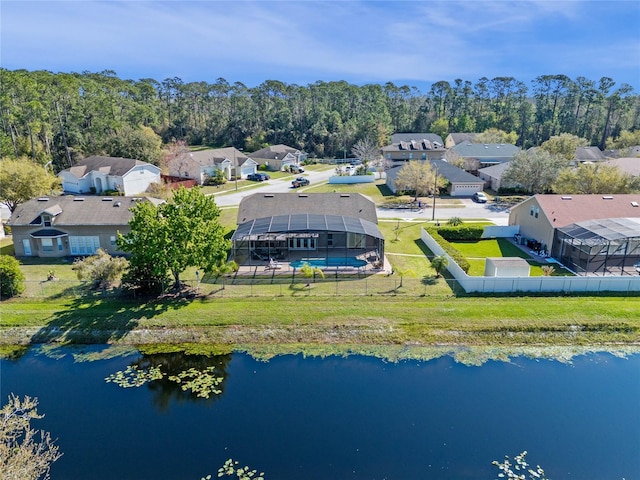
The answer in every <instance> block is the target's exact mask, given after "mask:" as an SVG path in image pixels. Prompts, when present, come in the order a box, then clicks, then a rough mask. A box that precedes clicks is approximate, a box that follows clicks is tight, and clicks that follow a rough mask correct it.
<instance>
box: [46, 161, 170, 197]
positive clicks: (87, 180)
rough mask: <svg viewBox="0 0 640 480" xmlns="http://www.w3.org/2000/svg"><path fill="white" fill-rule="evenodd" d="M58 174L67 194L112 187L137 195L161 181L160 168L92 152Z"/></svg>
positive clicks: (99, 191)
mask: <svg viewBox="0 0 640 480" xmlns="http://www.w3.org/2000/svg"><path fill="white" fill-rule="evenodd" d="M58 177H60V180H61V181H62V189H63V190H64V191H65V192H68V193H79V194H89V193H97V194H100V193H102V192H105V191H108V190H112V191H114V192H115V191H117V192H119V193H121V194H122V195H139V194H141V193H143V192H146V191H147V189H148V188H149V186H150V185H151V184H152V183H161V179H160V168H158V167H156V166H155V165H151V164H150V163H147V162H142V161H140V160H133V159H131V158H120V157H103V156H99V155H94V156H92V157H88V158H85V159H84V160H80V161H79V162H78V163H77V164H76V165H74V166H73V167H71V168H68V169H66V170H62V171H61V172H60V173H59V174H58Z"/></svg>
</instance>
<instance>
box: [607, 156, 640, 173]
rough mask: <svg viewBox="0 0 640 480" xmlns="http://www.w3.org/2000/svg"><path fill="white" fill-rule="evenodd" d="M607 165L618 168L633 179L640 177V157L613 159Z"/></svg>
mask: <svg viewBox="0 0 640 480" xmlns="http://www.w3.org/2000/svg"><path fill="white" fill-rule="evenodd" d="M607 165H611V166H613V167H618V168H619V169H620V171H621V172H622V173H626V174H627V175H631V176H633V177H640V157H622V158H611V159H609V160H607Z"/></svg>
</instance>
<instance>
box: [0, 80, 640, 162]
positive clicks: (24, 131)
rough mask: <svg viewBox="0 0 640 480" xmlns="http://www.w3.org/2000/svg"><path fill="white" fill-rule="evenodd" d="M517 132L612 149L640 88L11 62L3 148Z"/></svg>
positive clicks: (320, 143)
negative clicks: (208, 73) (242, 78)
mask: <svg viewBox="0 0 640 480" xmlns="http://www.w3.org/2000/svg"><path fill="white" fill-rule="evenodd" d="M490 128H497V129H500V130H503V131H505V132H515V133H516V134H517V136H518V142H517V143H518V145H519V146H521V147H523V148H528V147H530V146H535V145H540V144H541V143H542V142H544V141H546V140H548V139H549V138H550V137H552V136H555V135H559V134H561V133H570V134H573V135H577V136H579V137H583V138H586V139H587V140H588V141H589V142H590V143H591V145H597V146H599V147H600V148H603V149H604V148H605V146H606V142H607V139H608V138H610V137H613V138H615V137H617V136H618V135H619V134H620V133H621V132H623V131H625V130H637V129H639V128H640V96H639V95H638V94H636V93H635V92H634V91H633V89H632V88H631V86H629V85H627V84H622V85H620V86H617V85H616V83H615V82H614V81H613V80H612V79H610V78H606V77H605V78H601V79H600V80H598V81H593V80H589V79H586V78H584V77H578V78H576V79H575V80H572V79H570V78H569V77H567V76H565V75H543V76H540V77H537V78H536V79H535V80H533V81H532V82H531V86H530V87H527V86H526V85H525V84H524V83H523V82H521V81H518V80H516V79H515V78H512V77H497V78H493V79H488V78H481V79H480V80H478V81H477V82H476V83H472V82H470V81H465V80H460V79H458V80H455V81H454V82H453V83H449V82H445V81H441V82H437V83H435V84H433V85H432V87H431V88H430V89H429V91H428V92H426V93H423V92H420V91H418V90H417V89H416V88H415V87H410V86H406V85H404V86H396V85H394V84H393V83H386V84H384V85H378V84H369V85H363V86H356V85H351V84H349V83H347V82H345V81H337V82H321V81H318V82H316V83H313V84H310V85H307V86H299V85H288V84H286V83H283V82H280V81H276V80H268V81H265V82H264V83H262V84H261V85H259V86H257V87H255V88H249V87H247V86H245V85H243V84H242V83H239V82H236V83H233V84H230V83H229V82H227V81H226V80H225V79H223V78H219V79H217V80H216V81H215V82H214V83H208V82H191V83H185V82H183V81H182V80H181V79H180V78H168V79H165V80H163V81H157V80H154V79H149V78H146V79H140V80H137V81H134V80H123V79H120V78H118V76H117V75H116V73H115V72H113V71H103V72H99V73H92V72H83V73H51V72H48V71H26V70H13V71H12V70H6V69H0V156H2V157H20V156H31V157H33V158H34V159H36V160H37V161H38V162H39V163H41V164H46V163H47V162H52V163H53V165H54V166H55V167H56V169H62V168H67V167H68V166H69V165H71V164H73V163H75V161H76V160H77V159H79V158H83V157H86V156H88V155H93V154H100V153H106V154H111V155H123V156H126V155H125V154H130V152H131V151H132V149H133V148H134V147H135V148H138V150H139V151H135V153H136V155H137V156H136V158H140V159H144V160H148V161H152V162H154V163H155V162H157V160H158V152H157V150H158V148H157V147H158V145H159V144H160V140H161V141H162V143H165V144H167V143H170V142H172V141H176V140H182V141H185V142H186V143H187V144H189V145H208V146H212V147H216V146H227V145H233V146H235V147H238V148H243V149H245V150H246V151H254V150H257V149H259V148H262V147H263V146H265V145H268V144H278V143H284V144H287V145H290V146H294V147H297V148H299V149H301V150H304V151H306V152H308V153H309V154H310V155H312V156H319V157H334V156H342V155H344V154H345V152H349V151H350V150H351V148H352V146H353V145H354V144H355V143H356V142H357V141H358V140H361V139H365V138H369V139H372V140H374V141H375V142H377V143H378V145H380V146H382V145H385V144H387V143H388V142H389V139H390V136H391V134H392V133H394V132H412V131H413V132H433V133H437V134H439V135H441V136H443V138H444V136H446V134H447V133H449V132H482V131H485V130H487V129H490Z"/></svg>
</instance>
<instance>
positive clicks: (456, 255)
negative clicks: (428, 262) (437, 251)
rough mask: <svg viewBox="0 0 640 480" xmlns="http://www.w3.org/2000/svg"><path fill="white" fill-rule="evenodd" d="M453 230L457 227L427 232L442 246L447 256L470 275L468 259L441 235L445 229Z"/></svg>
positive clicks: (434, 228)
mask: <svg viewBox="0 0 640 480" xmlns="http://www.w3.org/2000/svg"><path fill="white" fill-rule="evenodd" d="M452 228H455V227H440V228H438V227H430V228H428V229H427V232H429V235H431V237H433V239H434V240H435V241H436V242H438V245H440V246H441V247H442V248H443V249H444V251H445V252H447V254H449V256H450V257H451V258H453V260H454V262H456V263H457V264H458V266H459V267H460V268H461V269H462V270H464V272H465V273H469V268H471V265H469V262H468V261H467V259H466V258H465V257H464V255H462V253H460V251H458V250H457V249H456V248H455V247H454V246H453V245H451V244H450V243H449V242H448V241H447V240H445V238H444V237H443V236H442V235H440V231H441V230H443V229H447V230H450V229H452Z"/></svg>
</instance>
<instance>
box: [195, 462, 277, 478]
mask: <svg viewBox="0 0 640 480" xmlns="http://www.w3.org/2000/svg"><path fill="white" fill-rule="evenodd" d="M238 465H239V463H238V462H236V461H235V460H233V459H231V458H230V459H228V460H227V461H226V462H224V465H222V467H220V468H219V469H218V478H221V477H225V476H226V477H233V476H235V477H236V478H237V479H238V480H265V479H264V472H261V473H260V474H259V475H258V476H257V477H256V474H257V473H258V471H257V470H252V469H251V468H249V467H246V466H245V467H238ZM201 480H211V475H207V476H206V477H203V478H202V479H201Z"/></svg>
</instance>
